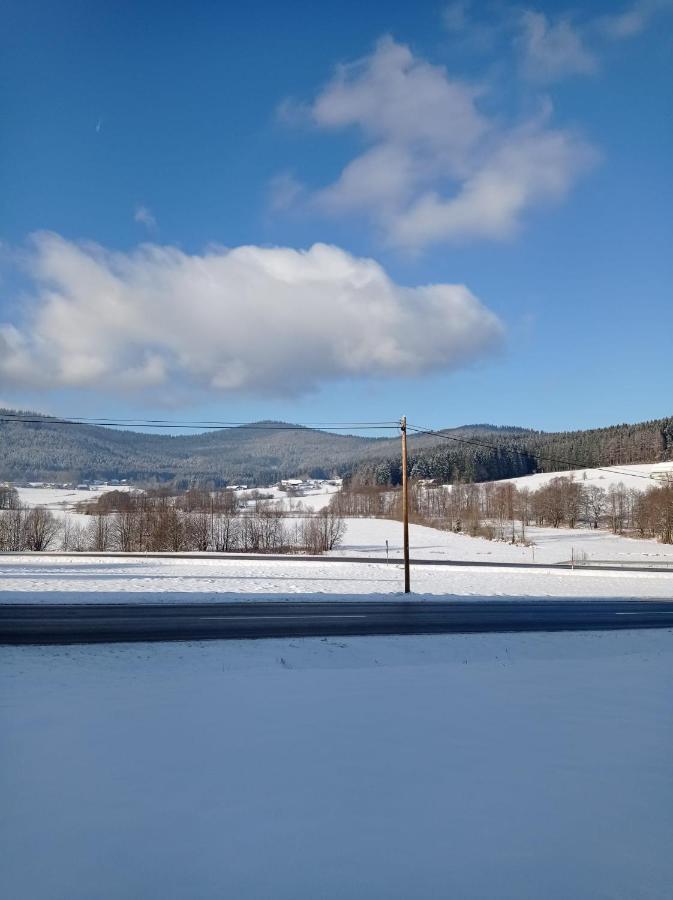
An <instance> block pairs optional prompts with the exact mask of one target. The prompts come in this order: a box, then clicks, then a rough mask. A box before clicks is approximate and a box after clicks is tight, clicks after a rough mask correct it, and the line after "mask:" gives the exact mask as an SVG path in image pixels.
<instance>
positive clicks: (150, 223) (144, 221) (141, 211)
mask: <svg viewBox="0 0 673 900" xmlns="http://www.w3.org/2000/svg"><path fill="white" fill-rule="evenodd" d="M133 221H134V222H139V223H140V224H141V225H144V226H145V228H147V230H148V231H150V232H151V231H154V230H155V229H156V227H157V220H156V219H155V218H154V216H153V215H152V212H151V210H149V209H148V208H147V207H146V206H136V209H135V212H134V214H133Z"/></svg>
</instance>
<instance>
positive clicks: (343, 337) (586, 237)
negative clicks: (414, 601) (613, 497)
mask: <svg viewBox="0 0 673 900" xmlns="http://www.w3.org/2000/svg"><path fill="white" fill-rule="evenodd" d="M4 10H5V16H4V19H5V22H4V25H3V35H2V38H1V40H2V43H3V48H2V54H1V61H0V75H1V83H2V89H1V90H2V107H3V137H2V143H1V145H0V179H1V183H0V197H1V200H0V203H1V206H0V210H1V220H0V225H1V231H0V240H1V241H2V258H1V269H0V401H2V402H4V403H6V404H8V405H12V406H23V407H28V408H36V409H40V410H44V411H48V412H54V413H58V414H73V415H74V414H79V415H88V416H97V415H103V416H107V415H109V416H143V417H145V416H150V415H152V416H154V415H155V414H156V415H159V414H160V415H161V417H163V418H168V417H172V418H176V419H189V420H193V419H203V418H220V419H235V420H254V419H259V418H278V419H281V418H282V419H290V420H293V421H297V420H299V421H341V420H348V421H353V420H355V421H360V420H380V419H392V418H397V417H398V416H399V415H400V414H401V413H406V414H407V415H408V416H409V418H410V419H411V420H412V421H415V422H417V423H420V424H422V425H429V426H433V427H435V426H446V425H457V424H461V423H467V422H493V423H496V424H505V423H509V424H520V425H527V426H532V427H538V428H543V429H565V428H574V427H585V426H592V425H603V424H610V423H613V422H620V421H638V420H642V419H648V418H655V417H659V416H664V415H670V414H671V412H672V409H671V399H670V398H671V382H672V380H673V379H672V377H671V373H672V372H673V366H672V364H671V359H672V356H673V354H672V353H671V334H673V304H672V303H671V289H670V286H671V283H672V276H673V264H672V262H671V259H672V254H671V225H672V224H673V223H672V222H671V218H672V215H671V210H672V209H673V189H672V183H673V182H672V179H671V174H670V160H671V159H672V158H673V128H672V126H671V121H673V118H672V116H671V112H672V110H671V105H672V104H671V91H670V84H671V83H672V80H671V76H672V75H673V72H672V71H671V69H672V68H673V66H672V63H671V61H672V60H673V53H672V50H673V8H672V6H671V4H670V3H668V2H666V0H643V2H637V0H636V2H635V3H631V4H624V5H621V4H614V3H604V4H600V3H597V2H596V3H592V4H591V5H590V9H588V8H587V5H584V7H582V6H579V5H578V7H576V8H574V9H573V8H572V7H570V6H567V5H565V4H561V3H538V4H537V5H535V6H525V5H524V6H518V5H514V4H505V3H476V2H475V3H472V4H470V3H446V4H441V3H427V4H423V3H417V4H413V5H412V4H409V3H387V4H362V3H357V4H356V3H349V2H342V3H339V4H332V5H330V4H326V5H316V4H309V3H289V4H277V3H254V4H250V5H248V6H245V7H243V6H238V5H236V6H234V5H233V4H221V3H207V2H203V3H199V4H191V3H179V2H177V3H172V4H170V5H168V6H167V5H166V4H164V3H161V4H160V3H152V2H135V3H125V2H115V3H107V2H99V3H96V4H91V3H85V2H82V3H76V2H52V3H49V2H40V3H37V2H22V3H20V4H19V3H18V2H10V3H7V4H5V6H4ZM316 243H317V244H325V245H328V246H327V247H326V248H322V249H321V248H319V249H318V250H317V251H310V250H309V248H311V247H312V246H313V245H314V244H316ZM148 244H149V245H151V247H148V246H147V245H148ZM143 245H144V246H143ZM245 247H247V248H248V249H247V250H246V249H241V248H245ZM274 248H276V249H274ZM302 251H308V253H305V252H302ZM370 260H373V261H374V262H373V263H372V262H369V261H370ZM427 285H431V286H432V287H430V288H427V287H426V286H427ZM456 285H458V286H465V287H456Z"/></svg>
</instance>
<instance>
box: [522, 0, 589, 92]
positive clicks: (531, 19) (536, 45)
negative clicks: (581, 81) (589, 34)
mask: <svg viewBox="0 0 673 900" xmlns="http://www.w3.org/2000/svg"><path fill="white" fill-rule="evenodd" d="M516 44H517V46H518V48H519V49H520V51H521V56H522V64H523V68H524V72H525V74H526V75H527V76H529V77H531V78H534V79H536V80H539V81H556V80H558V79H559V78H564V77H566V76H568V75H588V74H591V73H592V72H595V71H596V69H597V68H598V60H597V58H596V56H595V55H594V53H593V52H591V51H590V50H589V48H588V47H587V46H586V44H585V41H584V38H583V37H582V34H581V32H580V30H579V29H578V28H577V27H576V26H575V24H574V23H573V21H572V19H571V18H570V17H568V16H564V17H561V18H558V19H556V20H551V19H549V18H548V17H547V16H546V15H544V13H541V12H535V11H534V10H532V9H527V10H524V11H523V12H522V13H521V14H520V16H519V18H518V34H517V37H516Z"/></svg>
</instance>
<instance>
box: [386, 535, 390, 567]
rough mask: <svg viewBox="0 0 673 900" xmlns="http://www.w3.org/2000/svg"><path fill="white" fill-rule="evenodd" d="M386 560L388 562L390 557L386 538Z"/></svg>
mask: <svg viewBox="0 0 673 900" xmlns="http://www.w3.org/2000/svg"><path fill="white" fill-rule="evenodd" d="M386 562H387V563H388V562H390V557H389V556H388V541H387V540H386Z"/></svg>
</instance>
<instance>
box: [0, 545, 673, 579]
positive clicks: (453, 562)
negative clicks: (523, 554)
mask: <svg viewBox="0 0 673 900" xmlns="http://www.w3.org/2000/svg"><path fill="white" fill-rule="evenodd" d="M4 556H7V557H12V556H34V557H37V558H42V557H46V558H47V559H50V558H51V559H58V558H68V559H72V558H73V557H77V558H79V557H85V558H86V557H94V558H96V559H101V558H102V559H168V560H171V559H190V560H199V559H208V560H213V559H218V560H228V559H229V560H231V559H234V560H246V561H248V562H250V561H251V560H261V561H264V562H269V561H270V560H271V561H276V562H307V563H310V562H319V563H379V564H381V563H383V564H386V563H387V562H388V560H386V558H385V556H362V555H359V556H306V555H303V554H293V553H172V552H165V553H118V552H113V551H108V550H104V551H100V552H95V551H89V550H86V551H80V552H77V553H75V552H72V553H64V552H63V551H60V550H53V551H52V550H47V551H44V552H40V553H37V552H28V551H14V550H3V551H0V561H1V560H2V558H3V557H4ZM389 562H390V565H393V564H396V565H401V564H402V557H401V556H391V557H390V560H389ZM411 565H412V566H459V567H463V566H466V567H468V568H475V567H477V568H480V569H481V568H488V569H538V570H539V569H545V570H548V569H561V570H563V571H566V570H568V569H572V568H575V569H589V570H595V571H600V572H660V573H664V572H665V573H667V574H669V575H670V574H673V565H672V564H670V563H669V564H668V565H666V564H663V565H650V564H649V563H639V564H638V563H636V564H632V565H624V564H622V563H619V562H613V561H611V560H596V561H595V562H593V563H585V562H576V563H574V564H573V563H572V562H571V561H570V560H568V561H567V562H556V563H534V562H493V561H492V560H468V559H446V558H439V559H437V558H436V557H435V558H434V559H420V558H419V559H416V558H412V559H411Z"/></svg>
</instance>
